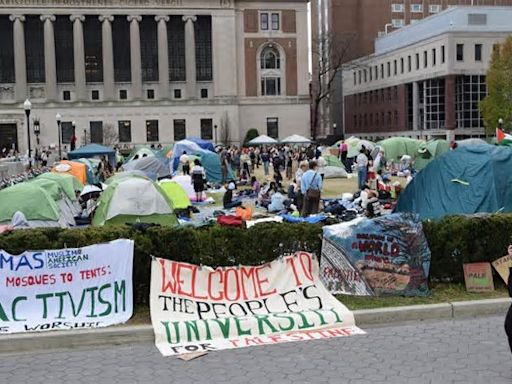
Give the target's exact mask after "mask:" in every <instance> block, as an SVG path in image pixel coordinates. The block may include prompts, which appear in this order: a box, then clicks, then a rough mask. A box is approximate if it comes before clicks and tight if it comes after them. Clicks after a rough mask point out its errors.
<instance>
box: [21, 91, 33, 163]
mask: <svg viewBox="0 0 512 384" xmlns="http://www.w3.org/2000/svg"><path fill="white" fill-rule="evenodd" d="M23 109H24V110H25V116H27V138H28V167H29V168H32V159H31V157H30V155H31V147H30V110H31V109H32V103H31V102H30V100H29V99H27V100H25V102H24V103H23Z"/></svg>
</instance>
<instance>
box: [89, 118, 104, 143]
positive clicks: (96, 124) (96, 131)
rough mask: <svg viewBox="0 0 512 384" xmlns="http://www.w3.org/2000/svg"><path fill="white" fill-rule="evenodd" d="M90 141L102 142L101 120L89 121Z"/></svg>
mask: <svg viewBox="0 0 512 384" xmlns="http://www.w3.org/2000/svg"><path fill="white" fill-rule="evenodd" d="M89 126H90V128H91V143H97V144H103V121H91V122H90V124H89Z"/></svg>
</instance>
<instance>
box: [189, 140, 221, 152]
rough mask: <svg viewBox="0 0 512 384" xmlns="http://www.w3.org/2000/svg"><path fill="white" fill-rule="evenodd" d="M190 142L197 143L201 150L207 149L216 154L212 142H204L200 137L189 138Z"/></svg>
mask: <svg viewBox="0 0 512 384" xmlns="http://www.w3.org/2000/svg"><path fill="white" fill-rule="evenodd" d="M187 140H188V141H191V142H193V143H196V144H197V145H199V147H200V148H202V149H205V150H207V151H211V152H215V147H214V146H213V144H212V142H211V141H207V140H203V139H200V138H198V137H189V138H187Z"/></svg>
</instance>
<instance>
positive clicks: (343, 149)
mask: <svg viewBox="0 0 512 384" xmlns="http://www.w3.org/2000/svg"><path fill="white" fill-rule="evenodd" d="M347 154H348V145H347V143H345V140H341V144H340V160H341V162H342V164H343V166H344V167H346V166H347Z"/></svg>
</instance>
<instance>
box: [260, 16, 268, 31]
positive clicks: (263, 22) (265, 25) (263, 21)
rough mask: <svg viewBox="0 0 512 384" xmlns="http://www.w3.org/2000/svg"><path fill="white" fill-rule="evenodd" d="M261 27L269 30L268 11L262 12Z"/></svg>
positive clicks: (263, 29)
mask: <svg viewBox="0 0 512 384" xmlns="http://www.w3.org/2000/svg"><path fill="white" fill-rule="evenodd" d="M260 29H261V30H262V31H268V13H260Z"/></svg>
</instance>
